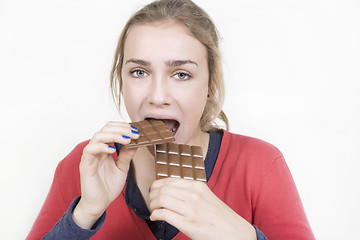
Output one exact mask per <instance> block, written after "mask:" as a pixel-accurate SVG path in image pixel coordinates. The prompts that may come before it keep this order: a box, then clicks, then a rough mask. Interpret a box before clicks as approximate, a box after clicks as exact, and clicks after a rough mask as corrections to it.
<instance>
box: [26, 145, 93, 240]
mask: <svg viewBox="0 0 360 240" xmlns="http://www.w3.org/2000/svg"><path fill="white" fill-rule="evenodd" d="M87 142H88V141H86V142H83V143H80V144H79V145H77V146H76V147H75V148H74V149H73V150H72V151H71V152H70V153H69V154H68V155H67V156H66V157H65V158H64V159H63V160H62V161H61V162H60V163H59V164H58V166H57V168H56V170H55V174H54V179H53V182H52V184H51V187H50V190H49V192H48V195H47V197H46V199H45V202H44V204H43V206H42V208H41V210H40V212H39V214H38V216H37V218H36V220H35V222H34V224H33V226H32V228H31V230H30V232H29V234H28V236H27V238H26V239H28V240H33V239H41V238H42V237H44V236H45V235H46V234H47V233H48V232H49V231H50V230H51V229H52V228H53V227H54V225H55V224H56V223H57V222H58V221H59V220H60V219H61V218H62V216H63V215H64V213H66V211H67V210H68V208H69V206H70V204H71V203H72V201H73V200H74V199H75V198H76V197H78V196H79V195H80V194H81V188H80V173H79V163H80V160H81V155H82V151H83V148H84V147H85V146H86V144H87Z"/></svg>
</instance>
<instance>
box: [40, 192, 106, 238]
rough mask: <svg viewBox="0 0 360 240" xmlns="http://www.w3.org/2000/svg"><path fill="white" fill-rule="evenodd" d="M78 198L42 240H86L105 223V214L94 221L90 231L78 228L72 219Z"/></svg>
mask: <svg viewBox="0 0 360 240" xmlns="http://www.w3.org/2000/svg"><path fill="white" fill-rule="evenodd" d="M79 200H80V197H77V198H75V199H74V201H73V202H72V203H71V205H70V207H69V209H68V210H67V211H66V212H65V214H64V215H63V216H62V218H61V219H60V220H59V221H58V222H57V223H56V224H55V226H54V227H53V228H52V229H51V231H50V232H49V233H48V234H46V236H45V237H44V238H43V239H44V240H47V239H78V240H87V239H90V238H91V237H92V236H94V235H95V234H96V233H97V231H98V230H99V229H100V228H101V227H102V225H103V224H104V222H105V217H106V212H104V213H103V215H101V217H100V218H99V219H98V220H97V221H96V223H95V224H94V226H93V227H92V228H91V229H89V230H88V229H83V228H81V227H79V226H78V225H77V224H76V223H75V222H74V220H73V218H72V212H73V210H74V208H75V207H76V205H77V203H78V202H79Z"/></svg>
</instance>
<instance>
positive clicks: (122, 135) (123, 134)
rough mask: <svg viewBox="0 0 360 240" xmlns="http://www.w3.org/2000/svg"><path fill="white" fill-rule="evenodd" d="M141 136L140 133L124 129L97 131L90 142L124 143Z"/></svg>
mask: <svg viewBox="0 0 360 240" xmlns="http://www.w3.org/2000/svg"><path fill="white" fill-rule="evenodd" d="M137 138H139V133H136V132H131V131H128V130H126V131H125V130H124V129H122V131H113V132H97V133H95V134H94V136H93V138H92V139H91V141H90V143H96V142H102V143H108V144H109V143H113V142H117V143H120V144H123V145H126V144H129V143H130V142H131V139H137Z"/></svg>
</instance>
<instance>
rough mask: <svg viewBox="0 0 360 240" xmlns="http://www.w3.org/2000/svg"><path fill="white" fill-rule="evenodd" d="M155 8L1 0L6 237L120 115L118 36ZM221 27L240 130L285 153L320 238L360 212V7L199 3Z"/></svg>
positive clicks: (0, 122) (341, 233)
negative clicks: (69, 158) (115, 74)
mask: <svg viewBox="0 0 360 240" xmlns="http://www.w3.org/2000/svg"><path fill="white" fill-rule="evenodd" d="M147 2H148V1H140V0H136V1H119V0H118V1H115V0H106V1H89V0H75V1H74V0H62V1H54V0H52V1H50V0H34V1H26V0H14V1H3V0H0V107H1V108H0V114H1V117H0V148H1V152H0V153H1V155H0V159H1V167H0V184H1V198H0V207H1V209H0V210H1V211H0V213H1V218H0V229H1V230H0V232H1V239H24V238H25V236H26V234H27V233H28V231H29V230H30V228H31V225H32V223H33V221H34V220H35V218H36V216H37V214H38V212H39V210H40V207H41V205H42V203H43V201H44V199H45V197H46V194H47V191H48V189H49V187H50V184H51V181H52V178H53V174H54V171H55V168H56V166H57V164H58V162H59V161H61V160H62V158H64V157H65V156H66V155H67V154H68V153H69V152H70V151H71V150H72V149H73V147H74V146H75V145H76V144H77V143H79V142H81V141H84V140H86V139H89V138H91V136H92V135H93V133H94V132H96V131H98V130H99V129H100V128H101V127H102V126H103V125H104V124H105V123H106V122H107V121H109V120H116V119H119V116H118V114H117V112H116V110H115V107H114V104H113V103H112V100H111V96H110V92H109V73H110V68H111V64H112V58H113V54H114V51H115V45H116V41H117V38H118V36H119V34H120V30H121V27H122V26H123V25H124V23H125V21H126V19H128V17H129V16H130V14H131V13H133V12H134V11H135V10H137V9H138V8H139V7H140V6H142V5H144V4H146V3H147ZM195 2H196V3H198V4H199V5H200V6H202V7H203V8H204V9H205V10H206V11H207V12H208V13H209V14H210V15H211V16H212V18H213V19H214V21H215V23H216V25H217V26H218V28H219V31H220V34H221V36H222V38H223V40H222V51H223V56H224V69H225V73H226V84H227V95H226V102H225V106H224V109H225V112H226V113H227V114H228V116H229V119H230V123H231V131H233V132H236V133H240V134H244V135H250V136H253V137H257V138H261V139H263V140H265V141H268V142H270V143H272V144H274V145H275V146H277V147H278V148H279V149H280V150H281V151H282V152H283V153H284V155H285V158H286V160H287V163H288V165H289V167H290V170H291V172H292V174H293V177H294V179H295V182H296V184H297V186H298V190H299V192H300V195H301V197H302V201H303V204H304V207H305V210H306V213H307V216H308V218H309V221H310V224H311V226H312V228H313V231H314V233H315V235H316V237H317V239H326V240H329V239H334V240H335V239H336V240H337V239H354V236H353V234H355V233H356V232H357V230H358V225H359V223H360V222H359V218H358V216H359V215H360V207H359V202H360V178H359V161H360V97H359V96H360V70H359V69H360V17H359V16H360V2H359V1H355V0H353V1H351V0H329V1H326V0H267V1H266V0H259V1H247V0H240V1H239V0H231V1H230V0H229V1H222V2H221V4H220V3H219V1H209V0H208V1H207V0H196V1H195Z"/></svg>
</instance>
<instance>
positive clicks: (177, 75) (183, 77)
mask: <svg viewBox="0 0 360 240" xmlns="http://www.w3.org/2000/svg"><path fill="white" fill-rule="evenodd" d="M174 77H175V78H176V79H179V80H189V79H190V78H191V75H190V74H188V73H185V72H177V73H175V74H174Z"/></svg>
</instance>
